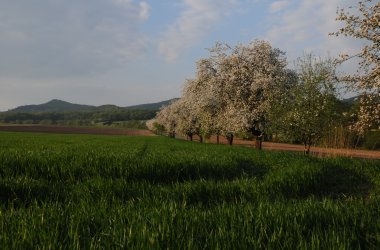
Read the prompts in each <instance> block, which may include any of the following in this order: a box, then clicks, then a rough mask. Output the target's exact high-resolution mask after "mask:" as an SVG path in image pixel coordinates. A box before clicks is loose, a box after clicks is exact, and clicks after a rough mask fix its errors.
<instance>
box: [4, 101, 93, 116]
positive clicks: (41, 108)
mask: <svg viewBox="0 0 380 250" xmlns="http://www.w3.org/2000/svg"><path fill="white" fill-rule="evenodd" d="M94 109H96V107H95V106H90V105H82V104H73V103H70V102H65V101H61V100H57V99H53V100H51V101H49V102H47V103H43V104H38V105H25V106H19V107H17V108H15V109H11V110H8V112H17V113H33V112H69V111H90V110H94Z"/></svg>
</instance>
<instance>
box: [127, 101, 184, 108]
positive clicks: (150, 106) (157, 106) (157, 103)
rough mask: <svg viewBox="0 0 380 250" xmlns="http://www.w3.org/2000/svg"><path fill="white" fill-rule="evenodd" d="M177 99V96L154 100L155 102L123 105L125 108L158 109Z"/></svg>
mask: <svg viewBox="0 0 380 250" xmlns="http://www.w3.org/2000/svg"><path fill="white" fill-rule="evenodd" d="M175 100H178V98H174V99H170V100H166V101H162V102H155V103H147V104H140V105H134V106H129V107H125V108H126V109H135V110H158V109H160V108H161V107H162V106H167V105H169V104H170V103H171V102H173V101H175Z"/></svg>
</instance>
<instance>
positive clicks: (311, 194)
mask: <svg viewBox="0 0 380 250" xmlns="http://www.w3.org/2000/svg"><path fill="white" fill-rule="evenodd" d="M0 202H1V207H0V248H2V249H30V248H42V249H43V248H45V249H49V248H53V249H60V248H64V249H79V248H86V249H88V248H91V249H103V248H106V249H109V248H111V249H114V248H127V249H247V248H249V249H262V248H270V249H296V248H301V249H379V247H380V161H375V160H371V161H370V160H351V159H345V158H333V159H321V158H312V157H304V156H302V155H300V154H296V153H285V152H261V151H256V150H254V149H252V148H244V147H229V146H225V145H211V144H206V145H205V144H200V143H191V142H184V141H178V140H173V139H169V138H163V137H126V136H95V135H55V134H31V133H9V132H0Z"/></svg>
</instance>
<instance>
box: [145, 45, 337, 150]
mask: <svg viewBox="0 0 380 250" xmlns="http://www.w3.org/2000/svg"><path fill="white" fill-rule="evenodd" d="M334 69H335V67H334V65H333V63H332V61H331V60H321V59H316V58H315V57H313V56H312V55H305V57H304V58H303V59H300V60H299V61H298V69H297V70H290V69H288V68H287V62H286V58H285V56H284V53H283V52H282V51H280V50H279V49H275V48H273V47H272V46H271V45H270V44H269V43H268V42H265V41H259V40H256V41H254V42H252V43H250V44H248V45H242V44H240V45H237V46H236V47H233V48H232V47H230V46H228V45H226V44H220V43H218V44H216V46H215V47H214V48H212V49H210V57H209V58H207V59H202V60H200V61H199V62H198V64H197V77H196V78H195V79H192V80H188V81H187V83H186V84H185V87H184V91H183V96H182V98H180V99H179V100H177V101H175V102H174V103H172V104H171V105H169V106H167V107H165V108H163V109H162V110H161V111H160V112H159V113H158V114H157V116H156V118H155V120H154V121H151V122H150V127H151V128H152V129H154V126H155V127H156V129H157V128H158V127H161V128H162V127H164V128H165V129H166V131H167V132H168V134H169V135H171V136H174V135H175V134H176V133H179V134H182V135H186V136H188V138H189V139H190V140H191V139H192V137H193V135H198V136H199V137H200V138H201V141H202V140H203V137H204V136H208V135H212V134H215V135H217V137H219V135H223V136H225V137H226V138H227V140H228V141H229V143H230V144H232V143H233V139H234V137H235V136H236V135H237V134H239V133H241V132H248V133H250V134H252V135H254V136H255V137H256V140H257V141H258V144H257V146H258V147H259V148H261V141H262V139H263V137H264V135H265V134H273V131H276V132H277V135H278V134H281V135H282V136H288V137H292V138H293V139H295V140H299V141H301V142H303V143H304V144H305V146H306V151H307V152H308V150H309V148H310V145H311V144H312V143H314V142H315V140H317V139H318V137H319V136H320V134H321V132H322V129H321V128H323V127H326V126H327V124H328V122H329V121H330V118H332V117H333V112H334V110H335V109H334V105H335V104H336V98H335V89H334V86H335V85H334V83H335V81H336V77H335V70H334ZM326 118H328V119H326ZM148 124H149V123H148Z"/></svg>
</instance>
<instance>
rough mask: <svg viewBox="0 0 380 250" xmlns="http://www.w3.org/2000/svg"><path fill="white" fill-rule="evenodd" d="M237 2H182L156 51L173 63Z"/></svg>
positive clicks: (198, 0)
mask: <svg viewBox="0 0 380 250" xmlns="http://www.w3.org/2000/svg"><path fill="white" fill-rule="evenodd" d="M238 2H239V1H237V0H226V1H219V0H183V1H182V3H183V5H184V6H185V7H184V10H183V11H182V12H181V13H180V16H179V18H178V19H177V20H176V21H175V23H174V24H172V25H171V26H169V27H168V29H167V31H166V32H165V33H164V34H163V36H162V37H161V39H160V41H159V44H158V49H159V52H160V53H161V54H163V55H164V56H165V58H166V59H167V60H168V61H174V60H175V59H177V58H178V56H179V55H180V54H181V53H182V51H183V50H185V49H188V48H190V47H192V46H193V45H194V44H196V43H198V42H199V41H200V40H201V39H202V37H204V36H205V35H207V33H208V32H210V31H211V30H212V28H213V26H214V25H216V24H217V22H218V21H219V20H221V19H222V18H223V17H224V16H226V15H228V14H229V13H230V11H231V8H233V7H234V5H235V4H237V3H238Z"/></svg>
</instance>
